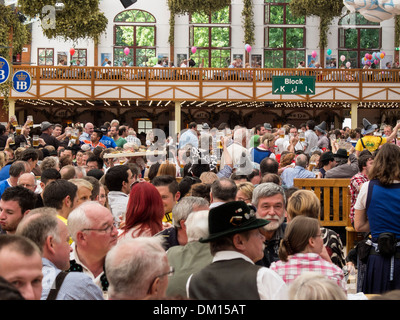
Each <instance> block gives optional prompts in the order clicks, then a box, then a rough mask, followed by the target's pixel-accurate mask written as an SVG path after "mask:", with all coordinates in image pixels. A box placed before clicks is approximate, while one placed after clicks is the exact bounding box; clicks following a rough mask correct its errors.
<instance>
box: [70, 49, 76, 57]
mask: <svg viewBox="0 0 400 320" xmlns="http://www.w3.org/2000/svg"><path fill="white" fill-rule="evenodd" d="M69 53H70V54H71V56H73V55H74V53H75V49H74V48H71V49H69Z"/></svg>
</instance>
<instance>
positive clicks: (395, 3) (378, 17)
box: [343, 0, 400, 22]
mask: <svg viewBox="0 0 400 320" xmlns="http://www.w3.org/2000/svg"><path fill="white" fill-rule="evenodd" d="M343 3H344V5H345V6H346V8H347V9H349V10H350V11H351V12H356V11H357V12H359V13H360V14H361V15H363V16H364V17H365V18H366V19H367V20H369V21H373V22H381V21H384V20H388V19H391V18H393V17H394V16H395V15H400V0H343Z"/></svg>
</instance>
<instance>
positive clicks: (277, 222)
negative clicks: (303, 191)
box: [252, 182, 286, 268]
mask: <svg viewBox="0 0 400 320" xmlns="http://www.w3.org/2000/svg"><path fill="white" fill-rule="evenodd" d="M252 204H253V206H254V207H255V208H256V209H257V211H256V217H257V218H259V219H265V220H268V221H270V223H269V224H267V225H266V226H264V227H263V228H262V229H260V231H261V233H262V235H263V236H264V237H265V248H264V258H263V259H262V260H260V261H258V262H257V263H256V264H258V265H262V266H265V267H267V268H269V266H270V264H271V263H272V262H274V261H277V260H279V257H278V250H279V244H280V242H281V239H282V238H283V234H284V232H285V228H286V223H285V222H284V221H285V215H286V195H285V191H284V189H283V188H282V187H281V186H279V185H277V184H275V183H272V182H267V183H262V184H259V185H258V186H257V187H256V188H255V189H254V191H253V199H252Z"/></svg>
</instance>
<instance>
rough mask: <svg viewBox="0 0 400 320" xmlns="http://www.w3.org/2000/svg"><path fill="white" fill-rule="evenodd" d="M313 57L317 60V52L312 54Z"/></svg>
mask: <svg viewBox="0 0 400 320" xmlns="http://www.w3.org/2000/svg"><path fill="white" fill-rule="evenodd" d="M311 56H312V57H313V58H314V59H315V58H316V57H317V52H316V51H313V52H311Z"/></svg>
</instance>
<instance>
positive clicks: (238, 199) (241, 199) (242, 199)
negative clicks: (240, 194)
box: [237, 198, 251, 202]
mask: <svg viewBox="0 0 400 320" xmlns="http://www.w3.org/2000/svg"><path fill="white" fill-rule="evenodd" d="M249 200H251V199H248V198H237V201H244V202H246V201H249Z"/></svg>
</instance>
